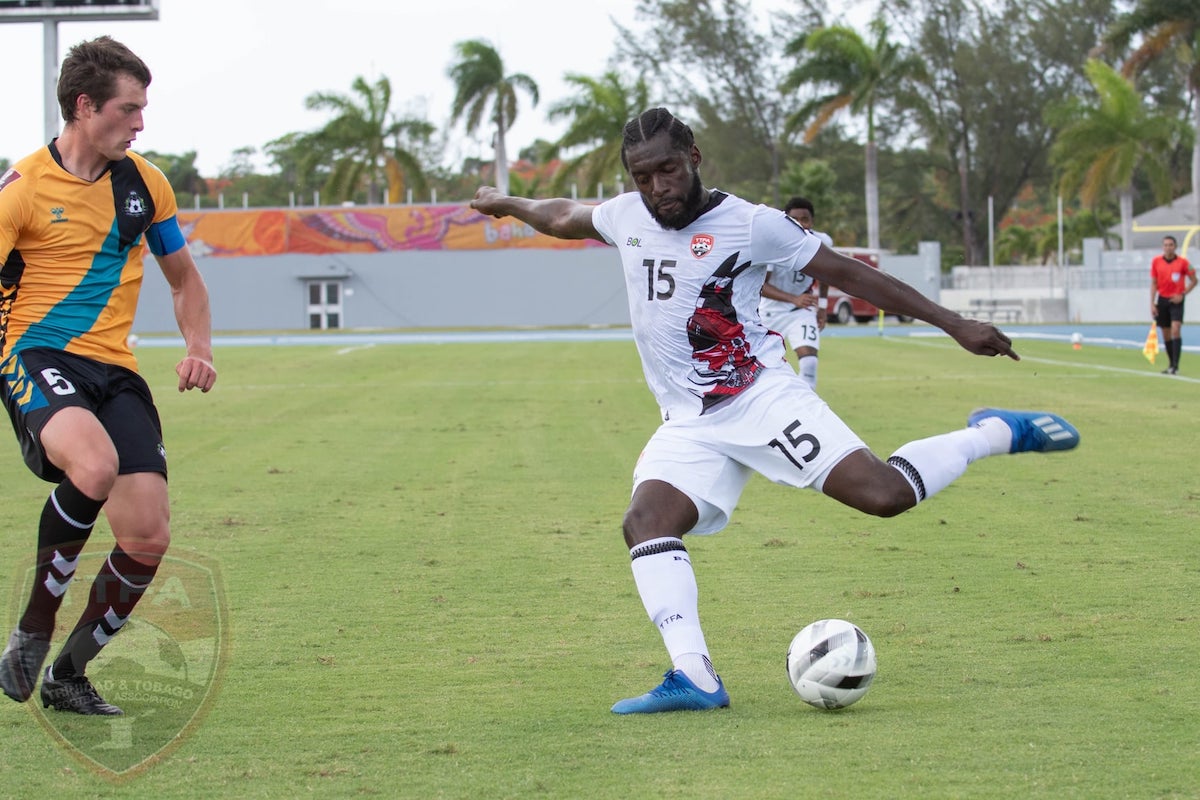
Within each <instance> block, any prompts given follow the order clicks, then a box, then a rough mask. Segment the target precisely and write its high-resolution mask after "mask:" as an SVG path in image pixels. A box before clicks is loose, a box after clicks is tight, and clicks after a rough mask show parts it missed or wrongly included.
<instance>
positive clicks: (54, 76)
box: [42, 19, 62, 144]
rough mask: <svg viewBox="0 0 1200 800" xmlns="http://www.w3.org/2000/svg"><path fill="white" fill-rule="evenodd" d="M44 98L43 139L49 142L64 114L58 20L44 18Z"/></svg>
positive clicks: (56, 132) (56, 134)
mask: <svg viewBox="0 0 1200 800" xmlns="http://www.w3.org/2000/svg"><path fill="white" fill-rule="evenodd" d="M42 98H43V102H42V120H43V121H44V123H45V134H46V137H45V138H44V139H42V141H43V142H45V143H46V144H49V143H50V142H52V141H54V137H55V136H58V121H59V119H60V118H61V116H62V115H61V114H60V113H59V108H58V22H57V21H56V20H53V19H47V20H42Z"/></svg>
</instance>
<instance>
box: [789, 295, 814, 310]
mask: <svg viewBox="0 0 1200 800" xmlns="http://www.w3.org/2000/svg"><path fill="white" fill-rule="evenodd" d="M816 304H817V297H816V295H811V294H809V293H808V292H805V293H804V294H802V295H800V296H799V298H798V299H797V300H796V302H795V303H794V304H793V305H795V306H796V308H809V307H811V306H815V305H816Z"/></svg>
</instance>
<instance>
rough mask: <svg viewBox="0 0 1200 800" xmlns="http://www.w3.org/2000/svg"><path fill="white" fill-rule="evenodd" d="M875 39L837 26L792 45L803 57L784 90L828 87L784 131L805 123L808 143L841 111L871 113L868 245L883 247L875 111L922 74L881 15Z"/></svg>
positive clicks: (788, 49) (867, 154) (790, 49)
mask: <svg viewBox="0 0 1200 800" xmlns="http://www.w3.org/2000/svg"><path fill="white" fill-rule="evenodd" d="M870 30H871V32H872V33H873V34H874V37H875V38H874V41H873V42H872V43H871V44H868V43H867V42H866V41H865V40H864V39H863V38H862V36H860V35H859V34H858V32H857V31H855V30H854V29H852V28H848V27H844V26H839V25H835V26H832V27H828V28H817V29H816V30H814V31H811V32H807V33H802V34H800V35H799V36H797V37H796V38H794V39H792V40H791V41H790V42H788V43H787V46H786V47H785V49H784V52H785V53H786V55H788V56H795V57H798V58H799V59H800V61H799V63H798V64H797V65H796V66H795V67H794V68H793V69H792V70H791V71H790V72H789V73H788V74H787V76H786V77H785V78H784V80H783V83H782V84H781V86H780V90H781V91H783V92H785V93H790V92H794V91H796V90H797V89H799V88H801V87H803V86H809V85H811V86H816V87H818V90H820V88H826V89H828V91H826V92H825V93H824V94H820V95H819V96H817V97H816V98H814V99H812V100H810V101H808V102H807V103H805V104H804V105H803V106H801V107H800V109H799V110H797V111H796V112H795V113H793V114H792V115H790V116H789V117H788V119H787V121H786V123H785V127H784V130H785V131H786V132H788V133H791V132H793V131H795V130H797V129H798V128H800V127H801V126H805V125H806V126H807V128H806V129H805V131H804V142H805V143H806V144H808V143H811V142H812V141H813V139H815V138H816V137H817V135H818V134H819V133H820V132H821V130H822V129H824V128H825V126H826V125H827V124H828V123H829V121H830V120H831V119H833V117H834V116H835V115H836V114H837V113H838V112H839V111H841V110H842V109H849V111H850V112H851V113H852V114H856V115H862V116H865V117H866V123H867V142H866V151H865V158H866V202H867V246H868V247H871V248H874V249H878V248H879V167H878V151H877V146H876V142H875V131H876V125H875V113H876V110H877V109H878V108H879V107H880V106H881V105H882V104H884V103H886V102H889V101H891V100H894V99H895V98H896V97H897V96H898V95H899V94H900V92H901V90H902V89H903V87H904V85H905V84H906V83H907V81H909V80H910V79H917V78H920V77H921V75H922V74H923V73H924V68H923V66H922V63H921V61H920V60H919V59H917V58H916V57H914V56H912V55H911V54H908V53H906V52H905V51H904V50H903V49H902V48H901V47H900V46H899V45H897V44H895V43H894V42H890V41H888V26H887V23H886V22H884V21H883V19H882V18H880V17H876V18H875V19H874V20H872V21H871V23H870Z"/></svg>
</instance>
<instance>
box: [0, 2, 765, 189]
mask: <svg viewBox="0 0 1200 800" xmlns="http://www.w3.org/2000/svg"><path fill="white" fill-rule="evenodd" d="M751 2H752V7H753V8H754V11H755V14H756V15H758V14H760V13H762V12H763V11H766V10H770V9H774V8H780V7H785V6H786V5H787V4H786V2H785V0H751ZM636 7H637V0H567V1H566V2H564V0H507V1H502V2H496V0H159V19H158V20H157V21H128V22H111V23H110V22H61V23H59V24H58V49H59V54H58V59H57V61H59V62H61V59H62V56H63V55H64V54H65V53H66V51H67V50H68V49H69V48H70V47H71V45H73V44H76V43H78V42H80V41H84V40H86V39H91V38H94V37H96V36H100V35H103V34H108V35H111V36H112V37H114V38H116V39H118V40H120V41H122V42H124V43H125V44H126V45H128V46H129V47H130V48H131V49H132V50H133V51H134V52H135V53H137V54H138V55H139V56H141V58H142V59H143V60H144V61H145V62H146V63H147V65H148V66H149V67H150V71H151V73H152V74H153V81H152V83H151V85H150V88H149V90H148V99H149V105H148V106H147V108H146V112H145V126H146V127H145V130H144V131H143V132H142V133H141V134H140V135H139V136H138V139H137V141H136V142H135V143H134V146H133V149H134V150H139V151H145V150H154V151H158V152H161V153H169V154H181V153H186V152H188V151H193V150H194V151H195V152H196V153H197V157H196V164H197V166H198V167H199V169H200V173H201V175H203V176H206V177H214V176H216V175H217V174H218V173H219V172H220V170H221V169H222V168H223V167H224V166H226V165H228V164H229V163H230V161H231V158H232V154H233V152H234V151H235V150H237V149H238V148H242V147H253V148H256V149H257V150H258V151H259V152H260V153H261V152H262V149H263V147H264V145H266V143H267V142H269V141H271V140H273V139H276V138H278V137H280V136H282V135H283V134H286V133H290V132H294V131H312V130H316V129H318V128H320V127H321V125H322V124H323V123H324V122H325V121H326V120H328V118H329V115H328V112H317V111H308V110H307V109H305V107H304V100H305V98H306V97H307V96H308V95H310V94H312V93H313V92H317V91H327V92H336V93H341V94H349V93H350V91H351V90H350V85H351V83H352V82H353V80H354V79H355V78H356V77H358V76H362V77H364V78H366V79H367V80H368V82H371V83H373V82H374V81H375V80H377V79H378V78H379V77H381V76H387V78H388V79H389V80H390V81H391V83H392V104H393V109H394V110H396V111H398V112H401V113H406V112H410V111H411V112H415V115H416V116H419V117H424V118H425V119H427V120H428V121H429V122H431V123H433V124H434V125H435V126H437V127H438V128H439V129H444V128H446V127H447V126H448V125H449V113H450V105H451V103H452V101H453V98H454V90H453V85H452V83H451V81H450V79H449V78H448V77H446V70H447V67H448V66H449V65H450V63H451V62H452V61H453V60H454V45H455V43H456V42H460V41H464V40H467V39H479V38H482V39H487V40H488V41H490V42H491V43H492V44H493V46H495V47H496V49H497V51H498V52H499V54H500V56H501V58H502V59H503V60H504V64H505V68H506V70H507V71H508V72H509V73H515V72H523V73H525V74H527V75H529V76H530V77H532V78H533V79H534V81H535V82H536V83H537V84H538V87H539V92H540V95H541V102H539V104H538V106H537V107H531V106H530V104H529V98H528V96H527V95H524V94H521V95H520V101H519V102H520V105H519V116H518V118H517V121H516V124H515V125H514V127H513V128H512V130H511V132H510V134H509V149H510V152H511V153H515V151H516V150H517V149H519V148H521V147H525V146H527V145H529V144H531V143H532V142H533V141H534V140H535V139H537V138H543V139H548V140H552V139H556V138H558V136H559V135H561V134H562V132H563V126H562V125H561V124H551V123H549V122H547V121H546V118H545V113H544V112H545V108H546V107H547V106H548V105H550V104H551V103H553V102H555V101H557V100H561V99H564V98H565V97H567V96H568V95H569V94H570V90H569V88H568V87H567V85H566V84H565V83H564V82H563V80H562V78H563V74H564V73H566V72H578V73H582V74H584V75H589V76H599V75H601V74H602V73H603V72H604V70H605V67H606V64H607V61H608V58H609V56H610V55H611V54H612V53H613V52H614V51H615V50H616V44H615V43H616V38H617V30H616V28H615V26H614V25H613V20H616V21H617V22H619V23H620V24H621V25H623V26H626V27H632V28H634V29H635V30H636V28H637V25H639V24H645V22H644V21H641V22H639V20H638V18H637V16H636V14H635V9H636ZM764 20H765V17H764ZM42 41H43V28H42V25H41V24H40V23H10V24H0V64H2V65H3V72H4V74H6V75H8V76H9V77H8V79H7V80H6V83H7V84H8V85H7V88H6V89H5V107H6V108H7V109H9V111H8V112H7V113H6V114H5V115H4V121H3V124H0V157H4V158H8V159H9V160H11V161H16V160H17V159H18V158H21V157H23V156H24V155H26V154H28V153H30V152H32V151H33V150H36V149H37V148H38V147H41V146H42V145H44V144H45V143H46V142H45V122H44V114H43V108H44V105H43V97H42V96H43V76H42V64H43V62H44V55H43V46H42ZM454 130H455V132H456V135H455V136H454V137H453V138H452V142H453V144H452V145H451V148H450V150H449V151H448V153H447V161H448V162H450V163H457V162H460V161H461V160H462V158H465V157H477V158H483V159H490V158H491V157H492V149H491V141H490V134H488V135H486V136H484V135H480V136H478V137H467V136H466V134H465V131H464V128H463V125H462V123H459V124H458V125H457V126H455V128H454ZM256 163H257V164H258V165H259V166H265V163H266V162H265V161H264V160H262V159H261V158H259V159H257V160H256Z"/></svg>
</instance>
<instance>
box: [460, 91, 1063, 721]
mask: <svg viewBox="0 0 1200 800" xmlns="http://www.w3.org/2000/svg"><path fill="white" fill-rule="evenodd" d="M621 158H622V161H623V163H624V164H625V167H626V169H628V171H629V174H630V176H631V177H632V179H633V183H634V186H635V187H636V189H637V191H636V192H629V193H626V194H622V195H618V196H617V197H614V198H613V199H611V200H608V201H606V202H604V203H602V204H600V205H598V206H591V205H587V204H584V203H579V202H576V201H574V200H568V199H547V200H531V199H528V198H521V197H509V196H507V195H503V194H501V193H500V192H499V191H497V190H496V189H495V188H493V187H490V186H485V187H481V188H480V189H479V190H478V191H477V192H476V194H475V199H474V200H473V201H472V206H473V207H474V208H476V209H477V210H478V211H480V212H481V213H484V214H490V215H492V216H496V217H502V216H513V217H516V218H518V219H520V220H522V221H524V222H526V223H528V224H529V225H532V226H533V227H534V228H535V229H537V230H539V231H541V232H543V233H546V234H549V235H551V236H556V237H558V238H562V239H583V238H592V239H598V240H601V241H604V242H607V243H608V244H610V245H613V246H614V247H616V248H617V249H618V252H619V253H620V255H621V261H622V264H623V266H624V270H625V280H626V288H627V291H628V295H629V308H630V315H631V318H632V322H633V332H634V338H635V341H636V343H637V347H638V351H639V353H640V354H641V357H642V367H643V371H644V373H645V376H646V381H647V383H648V384H649V386H650V389H651V391H653V393H654V395H655V398H656V399H657V401H658V404H659V406H660V408H661V410H662V416H663V423H662V425H660V426H659V428H658V429H657V430H656V431H655V433H654V435H653V436H652V437H651V438H650V441H649V442H648V443H647V444H646V447H645V449H644V450H643V452H642V456H641V458H640V459H639V461H638V463H637V466H636V467H635V469H634V476H633V484H634V488H633V496H632V498H631V500H630V503H629V507H628V509H627V510H626V512H625V518H624V524H623V529H624V534H625V542H626V544H627V545H628V546H629V550H630V557H631V560H632V569H633V577H634V582H635V584H636V585H637V589H638V593H639V594H640V596H641V599H642V603H643V605H644V606H645V608H646V612H647V613H648V614H649V616H650V619H651V620H652V621H653V623H654V625H655V626H656V627H657V628H658V629H659V632H660V633H661V635H662V637H663V642H664V644H665V645H666V648H667V652H668V654H669V656H670V658H671V663H672V667H671V669H670V670H668V671H667V673H666V675H665V676H664V680H663V682H662V683H661V684H660V685H659V686H656V687H655V688H653V689H651V690H650V691H649V692H647V693H646V694H643V695H641V696H638V697H631V698H628V699H625V700H621V701H619V702H617V703H616V704H615V705H614V706H613V708H612V710H613V711H614V712H616V713H619V714H629V713H652V712H658V711H674V710H682V709H709V708H720V707H725V706H728V705H729V694H728V692H727V691H726V689H725V686H724V684H723V683H722V682H721V679H720V678H719V677H718V675H717V672H716V670H715V669H714V668H713V665H712V663H711V661H710V659H709V651H708V646H707V644H706V642H705V638H704V633H703V631H702V630H701V627H700V615H699V602H698V594H699V593H698V589H697V585H696V577H695V574H694V572H693V571H692V565H691V562H690V561H689V559H688V554H687V550H686V548H685V547H684V545H683V541H682V538H683V536H684V534H688V533H692V534H706V533H716V532H717V531H719V530H721V529H722V528H723V527H724V526H725V525H726V523H727V522H728V521H729V517H730V515H731V514H732V513H733V510H734V507H735V506H736V505H737V501H738V498H739V497H740V495H741V492H742V489H743V487H744V486H745V484H746V482H747V481H748V480H749V478H750V476H751V474H752V473H753V472H759V473H761V474H762V475H764V476H766V477H767V478H769V479H770V480H772V481H775V482H777V483H782V484H785V485H788V486H795V487H810V488H813V489H816V490H818V491H821V492H823V493H824V494H826V495H828V496H830V497H832V498H834V499H835V500H838V501H839V502H841V503H844V504H846V505H848V506H851V507H853V508H856V509H858V510H860V511H863V512H865V513H867V514H874V515H877V516H881V517H890V516H894V515H896V514H899V513H901V512H903V511H906V510H908V509H910V508H912V507H913V506H915V505H916V504H917V503H919V502H920V501H921V500H924V499H925V498H927V497H931V496H932V495H934V494H936V493H937V492H938V491H940V490H941V489H943V488H945V487H946V486H947V485H949V484H950V483H951V482H952V481H953V480H955V479H956V478H958V477H959V476H961V475H962V474H963V473H964V472H965V471H966V469H967V465H968V464H970V463H971V462H973V461H975V460H977V459H980V458H983V457H985V456H989V455H998V454H1000V453H1018V452H1024V451H1049V450H1067V449H1070V448H1073V447H1075V446H1076V445H1077V444H1078V443H1079V433H1078V432H1077V431H1076V430H1075V429H1074V428H1073V427H1071V425H1069V424H1068V423H1067V422H1066V421H1065V420H1063V419H1062V418H1061V417H1058V416H1056V415H1054V414H1049V413H1042V412H1021V411H1004V410H1000V409H981V410H978V411H976V412H973V413H972V414H971V415H970V416H969V417H968V426H967V427H965V428H960V429H958V430H955V431H952V432H950V433H944V434H941V435H938V436H933V437H930V438H927V439H920V440H918V441H914V442H910V443H908V444H906V445H903V446H902V447H900V449H898V450H897V451H896V452H895V453H894V454H892V456H890V457H889V458H888V459H887V460H886V461H883V460H881V459H880V458H878V457H877V456H876V455H875V454H874V453H872V452H871V451H870V450H869V449H867V447H866V445H865V444H864V443H863V442H862V440H861V439H859V438H858V436H857V435H855V433H854V432H853V431H851V430H850V428H849V427H847V426H846V425H845V423H843V422H842V421H841V420H840V419H839V418H838V417H837V415H836V414H834V413H833V411H831V410H830V408H829V407H828V406H827V405H826V404H825V403H824V402H823V401H822V400H821V399H820V397H818V396H817V395H816V393H815V392H812V391H808V390H807V389H806V388H804V384H803V383H802V381H801V379H800V377H799V376H798V375H797V374H796V373H795V372H794V371H792V368H791V367H790V366H789V365H788V363H787V361H786V359H785V358H784V348H783V343H782V340H781V338H780V337H779V336H778V335H777V334H775V333H772V332H771V331H769V330H767V328H766V327H764V326H763V325H762V324H761V322H760V321H759V317H758V301H759V296H760V291H761V289H762V282H763V276H764V275H765V273H766V269H767V266H768V265H772V266H774V267H777V268H783V269H793V268H798V269H804V270H805V271H807V272H808V273H809V274H810V275H812V276H813V277H814V278H816V279H818V280H821V281H827V282H829V283H830V284H832V285H834V286H838V287H839V288H841V289H843V290H844V291H847V292H850V293H852V294H855V295H857V296H859V297H862V298H864V299H866V300H868V301H869V302H872V303H875V304H876V305H878V306H881V307H884V308H889V309H892V310H894V311H896V312H898V313H901V314H905V315H907V316H911V317H915V318H916V319H921V320H924V321H926V322H928V323H930V324H931V325H935V326H937V327H938V328H940V329H942V330H943V331H945V332H946V333H947V334H949V335H950V336H951V337H953V338H954V340H955V341H957V342H958V343H959V344H960V345H961V346H962V347H963V348H965V349H966V350H968V351H970V352H972V353H976V354H978V355H985V356H997V355H1004V356H1008V357H1010V358H1012V359H1014V360H1019V356H1017V354H1016V353H1015V352H1013V349H1012V343H1011V342H1010V341H1009V339H1008V337H1007V336H1005V335H1004V334H1003V333H1002V332H1001V331H999V330H998V329H996V328H995V327H993V326H992V325H990V324H987V323H984V322H979V321H976V320H969V319H964V318H963V317H961V316H960V315H958V314H956V313H954V312H953V311H950V310H949V309H946V308H943V307H942V306H940V305H937V304H936V303H933V302H932V301H930V300H928V299H926V298H925V297H924V296H922V295H921V294H920V293H919V292H917V291H915V290H914V289H912V288H910V287H909V286H907V285H905V284H904V283H902V282H900V281H898V280H896V279H895V278H893V277H891V276H888V275H886V274H884V273H882V272H880V271H879V270H875V269H871V268H870V267H868V266H866V265H864V264H862V263H861V262H859V261H856V260H854V259H851V258H847V257H845V256H842V255H840V254H838V253H836V252H834V251H833V250H831V249H829V248H828V247H825V246H824V245H822V244H821V243H820V241H819V240H818V239H817V238H816V237H814V236H812V235H811V234H809V233H808V232H806V231H805V230H804V229H803V228H801V227H800V226H799V225H797V224H796V222H795V221H794V220H792V219H791V218H790V217H788V216H786V215H785V214H783V212H781V211H779V210H776V209H770V208H767V207H766V206H755V205H751V204H750V203H747V202H745V201H743V200H740V199H738V198H737V197H734V196H732V195H728V194H725V193H723V192H720V191H717V190H709V189H706V188H704V186H703V184H702V183H701V180H700V161H701V157H700V150H699V148H698V147H697V146H696V143H695V140H694V138H693V135H692V131H691V129H690V128H688V127H687V126H686V125H684V124H683V123H682V122H680V121H679V120H677V119H676V118H675V117H673V116H672V115H671V114H670V112H668V111H667V110H666V109H663V108H655V109H651V110H649V111H646V112H644V113H643V114H641V115H640V116H639V117H637V118H636V119H633V120H631V121H630V122H629V123H628V124H627V125H626V126H625V130H624V137H623V141H622V145H621Z"/></svg>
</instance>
